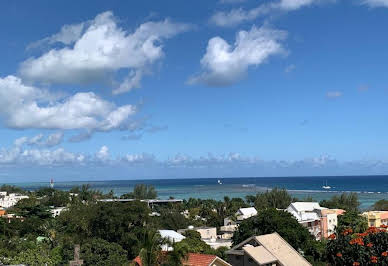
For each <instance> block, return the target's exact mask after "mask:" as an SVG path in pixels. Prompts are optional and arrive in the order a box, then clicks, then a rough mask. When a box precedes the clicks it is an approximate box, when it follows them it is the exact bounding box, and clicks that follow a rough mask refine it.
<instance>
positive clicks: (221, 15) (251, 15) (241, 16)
mask: <svg viewBox="0 0 388 266" xmlns="http://www.w3.org/2000/svg"><path fill="white" fill-rule="evenodd" d="M269 8H270V7H269V6H267V5H261V6H259V7H256V8H253V9H251V10H245V9H242V8H235V9H232V10H231V11H229V12H223V11H219V12H216V13H215V14H214V15H213V16H212V17H211V18H210V21H211V22H212V23H213V24H215V25H217V26H220V27H233V26H236V25H238V24H240V23H243V22H246V21H251V20H254V19H256V18H257V17H259V16H260V15H264V14H266V13H268V11H269Z"/></svg>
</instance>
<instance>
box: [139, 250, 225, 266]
mask: <svg viewBox="0 0 388 266" xmlns="http://www.w3.org/2000/svg"><path fill="white" fill-rule="evenodd" d="M217 259H218V260H219V261H220V262H223V263H224V264H225V265H230V264H227V263H226V262H224V261H223V260H221V259H220V258H218V257H217V256H216V255H208V254H199V253H189V254H188V258H187V260H186V261H184V262H183V265H184V266H210V265H211V263H212V262H214V261H215V260H217ZM133 262H135V265H136V266H142V262H141V259H140V256H137V257H136V258H135V259H134V260H133Z"/></svg>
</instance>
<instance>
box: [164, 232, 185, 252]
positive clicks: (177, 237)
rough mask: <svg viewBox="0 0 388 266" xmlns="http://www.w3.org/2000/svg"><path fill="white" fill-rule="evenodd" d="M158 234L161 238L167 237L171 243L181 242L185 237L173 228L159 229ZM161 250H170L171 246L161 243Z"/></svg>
mask: <svg viewBox="0 0 388 266" xmlns="http://www.w3.org/2000/svg"><path fill="white" fill-rule="evenodd" d="M159 234H160V236H161V237H162V238H165V239H167V240H168V241H170V242H171V243H178V242H181V241H182V240H183V239H185V238H186V237H185V236H183V235H181V234H179V233H177V232H175V231H174V230H159ZM162 250H163V251H171V250H173V248H172V247H171V246H170V245H167V244H165V245H162Z"/></svg>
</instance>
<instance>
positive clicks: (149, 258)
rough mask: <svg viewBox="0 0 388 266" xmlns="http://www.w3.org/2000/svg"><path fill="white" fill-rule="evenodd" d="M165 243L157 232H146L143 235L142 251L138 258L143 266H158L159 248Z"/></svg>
mask: <svg viewBox="0 0 388 266" xmlns="http://www.w3.org/2000/svg"><path fill="white" fill-rule="evenodd" d="M165 243H167V241H166V240H165V239H163V238H162V237H161V236H160V234H159V232H158V231H155V230H151V229H150V230H146V231H145V233H144V239H143V243H142V249H141V250H140V258H141V262H142V265H143V266H153V265H158V263H157V262H158V259H159V258H160V255H161V250H162V248H161V246H162V245H163V244H165Z"/></svg>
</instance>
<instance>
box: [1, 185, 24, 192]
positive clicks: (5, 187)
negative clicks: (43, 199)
mask: <svg viewBox="0 0 388 266" xmlns="http://www.w3.org/2000/svg"><path fill="white" fill-rule="evenodd" d="M0 191H6V192H7V193H8V194H9V193H19V194H26V191H25V190H24V189H21V188H20V187H16V186H11V185H5V184H4V185H2V186H1V187H0Z"/></svg>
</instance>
